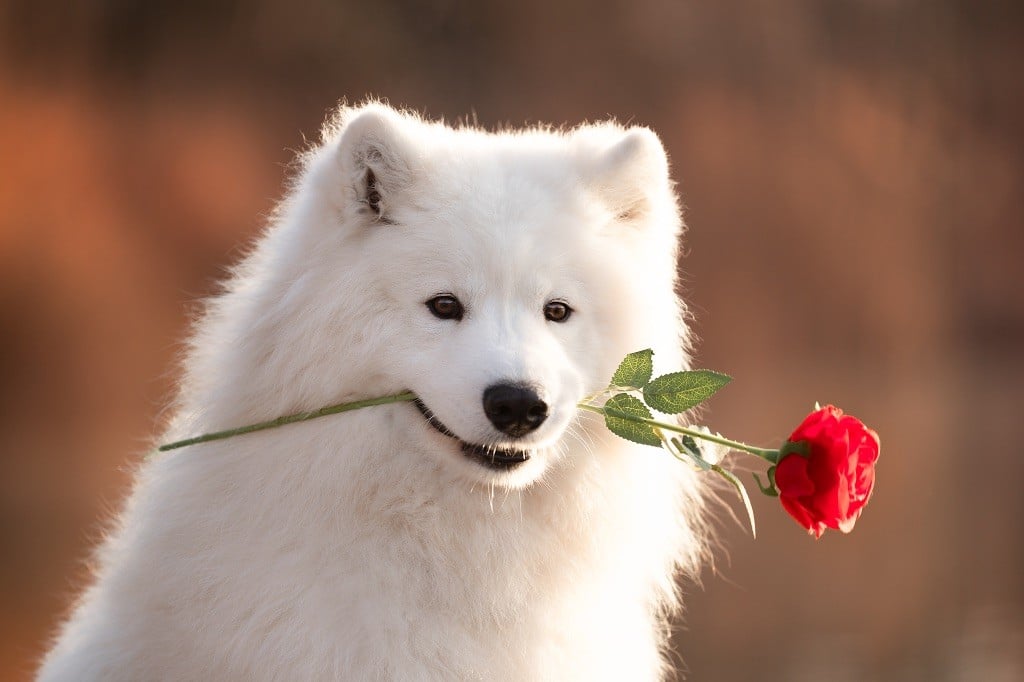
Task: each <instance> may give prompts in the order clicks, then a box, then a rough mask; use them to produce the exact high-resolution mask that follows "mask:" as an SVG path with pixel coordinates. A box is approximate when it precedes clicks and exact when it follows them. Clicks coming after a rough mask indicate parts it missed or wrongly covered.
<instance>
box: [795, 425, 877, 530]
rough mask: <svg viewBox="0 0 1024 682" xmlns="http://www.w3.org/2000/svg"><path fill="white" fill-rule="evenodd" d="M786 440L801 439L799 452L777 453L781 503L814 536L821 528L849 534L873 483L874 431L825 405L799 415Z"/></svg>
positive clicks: (797, 440) (875, 444) (869, 495)
mask: <svg viewBox="0 0 1024 682" xmlns="http://www.w3.org/2000/svg"><path fill="white" fill-rule="evenodd" d="M790 443H792V444H798V443H803V444H804V446H803V448H804V451H803V452H800V451H799V450H798V451H796V452H790V454H785V455H783V457H782V458H781V459H780V460H779V463H778V465H777V466H776V469H775V484H776V487H777V488H778V490H779V499H780V500H781V501H782V506H783V507H785V509H786V511H787V512H789V514H790V515H791V516H792V517H793V518H794V519H796V522H797V523H799V524H800V525H801V526H803V527H804V528H806V529H807V531H808V532H809V533H811V534H812V535H814V537H816V538H820V537H821V534H822V533H824V532H825V529H826V528H832V529H834V530H841V531H843V532H844V533H849V532H850V531H851V530H853V525H854V524H855V523H856V522H857V518H858V517H859V516H860V513H861V511H862V510H863V509H864V505H865V504H867V502H868V499H869V498H870V497H871V490H872V489H873V488H874V485H875V461H876V460H877V459H878V451H879V441H878V434H876V433H875V432H874V431H872V430H871V429H869V428H868V427H866V426H865V425H864V423H863V422H861V421H860V420H859V419H857V418H856V417H851V416H849V415H844V414H843V411H842V410H840V409H839V408H836V407H833V406H832V405H826V406H825V407H822V408H820V409H818V410H815V411H814V412H812V413H811V414H810V415H808V416H807V418H806V419H804V421H803V423H802V424H800V426H798V427H797V428H796V430H795V431H794V432H793V435H791V436H790V437H789V441H788V443H787V445H789V444H790ZM784 451H785V449H784Z"/></svg>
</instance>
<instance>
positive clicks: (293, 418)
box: [157, 391, 416, 452]
mask: <svg viewBox="0 0 1024 682" xmlns="http://www.w3.org/2000/svg"><path fill="white" fill-rule="evenodd" d="M415 399H416V394H415V393H413V392H411V391H404V392H402V393H396V394H394V395H386V396H383V397H381V398H368V399H367V400H356V401H355V402H351V403H339V404H337V405H331V406H329V407H321V408H320V409H319V410H310V411H309V412H299V413H297V414H289V415H287V416H284V417H278V418H277V419H270V420H268V421H265V422H259V423H258V424H248V425H247V426H239V427H238V428H235V429H226V430H224V431H214V432H213V433H204V434H203V435H201V436H195V437H194V438H186V439H184V440H178V441H175V442H173V443H167V444H166V445H161V446H160V447H159V448H157V450H159V451H160V452H166V451H167V450H175V449H177V448H183V447H185V446H186V445H194V444H196V443H206V442H208V441H211V440H223V439H224V438H231V437H232V436H239V435H241V434H243V433H252V432H253V431H262V430H264V429H273V428H277V427H278V426H284V425H285V424H294V423H295V422H304V421H309V420H310V419H316V418H318V417H326V416H327V415H329V414H338V413H339V412H349V411H350V410H358V409H360V408H363V407H371V406H373V405H386V404H388V403H398V402H403V401H408V400H415Z"/></svg>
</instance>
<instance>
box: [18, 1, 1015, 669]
mask: <svg viewBox="0 0 1024 682" xmlns="http://www.w3.org/2000/svg"><path fill="white" fill-rule="evenodd" d="M1022 19H1024V5H1022V4H1020V3H1014V2H970V1H968V0H941V1H939V0H928V1H925V0H917V1H915V0H863V1H860V2H853V1H847V0H828V1H825V0H792V1H790V2H785V3H776V2H769V1H768V0H763V1H759V2H758V1H741V0H725V1H723V0H719V1H718V2H703V3H697V2H689V1H683V0H586V1H584V0H565V1H562V2H541V1H540V0H518V1H516V2H472V1H470V0H405V1H400V0H378V1H376V2H350V1H331V0H298V1H295V2H272V1H270V0H257V1H255V2H248V3H242V2H234V1H229V0H209V1H198V0H186V1H183V2H175V3H165V2H149V3H145V2H134V1H132V0H79V1H78V2H75V3H59V2H53V1H49V0H43V1H31V0H16V1H11V0H6V1H0V325H2V327H0V329H2V333H0V543H2V552H3V561H2V562H0V603H2V604H3V607H2V609H0V677H3V678H4V679H11V680H24V679H28V678H29V677H30V674H31V671H32V670H33V667H34V664H35V663H34V662H35V661H36V660H37V659H38V658H39V656H40V655H41V653H42V651H43V650H44V648H45V642H46V638H47V636H48V634H49V633H51V632H52V631H53V629H54V627H55V625H56V624H57V622H58V621H59V619H60V617H61V616H62V614H63V613H64V612H65V609H66V608H67V606H68V603H69V598H70V596H71V595H72V594H73V593H74V591H75V590H76V589H77V588H78V587H79V586H80V585H81V584H82V582H83V579H84V576H85V575H86V564H85V560H86V558H87V555H88V549H89V548H90V546H92V545H93V543H94V542H95V540H96V538H97V537H98V533H99V529H100V527H101V520H102V519H104V518H107V517H108V516H109V514H110V513H111V512H112V511H113V510H116V509H117V508H118V507H119V505H120V504H121V501H122V500H123V497H124V495H125V494H126V492H127V490H128V486H129V474H128V470H129V468H130V467H131V465H132V464H133V463H134V462H136V461H138V458H139V456H140V454H141V453H142V452H143V451H144V449H145V447H146V445H147V443H148V442H149V440H148V439H150V438H151V437H152V435H153V433H154V431H155V430H156V429H157V428H158V425H159V423H160V419H161V409H162V406H163V405H164V404H165V400H166V398H167V397H168V395H169V393H170V391H171V389H172V386H173V382H174V358H175V354H176V352H177V351H178V349H179V348H180V345H179V344H180V342H181V340H182V338H183V336H184V334H185V333H186V329H187V325H188V321H189V316H190V310H191V309H192V308H191V306H192V305H193V302H194V301H195V300H196V299H198V298H200V297H202V296H204V295H206V294H208V293H210V292H211V291H213V288H214V282H215V281H216V280H217V278H218V277H220V276H221V275H222V274H223V273H224V270H225V268H226V267H227V266H228V265H230V264H231V263H232V262H234V261H235V260H236V259H237V257H238V255H239V253H240V249H241V248H242V247H243V246H244V245H245V244H246V243H247V241H248V240H249V239H251V238H252V237H253V236H254V235H255V234H256V233H257V232H258V230H259V229H260V227H261V225H262V224H263V221H264V219H265V216H266V215H267V213H268V212H269V211H270V210H271V208H272V207H273V205H274V202H275V201H276V199H277V198H278V197H280V195H281V192H282V186H283V182H284V179H285V177H286V175H287V169H286V165H287V164H288V162H289V161H290V160H291V159H292V157H293V155H294V152H295V150H297V149H300V148H302V147H303V145H304V144H305V142H304V140H305V139H315V138H316V135H317V132H318V128H319V125H320V123H321V121H322V120H323V118H324V116H325V114H326V113H327V111H328V109H329V108H330V107H332V106H333V105H334V103H335V102H336V101H338V100H339V99H341V98H347V99H348V100H349V101H353V102H354V101H359V100H360V99H362V98H363V97H365V96H367V95H379V96H382V97H385V98H387V99H389V100H390V101H391V102H392V103H393V104H399V105H408V106H410V107H412V108H414V109H417V110H420V111H422V112H425V113H426V114H427V115H429V116H432V117H439V116H444V117H446V118H448V119H458V118H464V117H470V118H475V119H476V120H478V121H479V122H480V124H482V125H485V126H488V127H493V126H498V125H502V124H514V125H519V124H523V123H533V122H555V123H561V122H570V123H576V122H580V121H582V120H585V119H600V118H605V117H607V116H614V117H617V118H619V119H620V120H623V121H630V122H637V123H643V124H646V125H649V126H651V127H653V128H654V129H655V130H657V131H658V132H659V134H660V135H661V136H662V138H663V140H664V141H665V144H666V146H667V147H668V149H669V152H670V155H671V158H672V160H673V170H674V175H675V177H676V179H677V180H678V181H679V186H680V190H681V192H682V194H683V197H684V201H685V203H686V207H687V210H686V216H687V221H688V223H689V226H690V229H689V233H688V235H687V244H686V255H685V260H684V262H683V266H682V267H683V270H684V272H685V278H686V289H687V297H688V300H689V301H690V302H691V304H692V307H693V310H694V312H695V315H696V327H697V331H698V334H699V337H700V339H701V342H700V346H699V358H698V363H699V364H700V365H703V366H708V367H713V368H717V369H720V370H723V371H727V372H729V373H730V374H732V375H733V376H735V377H737V379H736V380H735V381H734V383H733V384H732V385H731V386H730V387H729V388H728V390H726V391H724V392H723V393H721V394H720V395H719V396H718V397H716V398H715V399H714V401H713V402H712V403H711V409H710V411H709V413H708V417H709V423H710V425H711V426H712V427H713V428H715V429H717V430H721V431H725V432H727V433H729V434H731V435H734V436H736V437H738V438H740V439H743V440H747V441H749V442H754V443H761V444H765V445H771V444H774V443H776V442H778V441H780V440H781V439H782V438H784V437H785V436H787V435H788V434H789V431H790V430H791V429H792V428H793V426H795V425H796V424H797V423H798V421H799V420H800V419H801V418H802V417H803V416H804V415H805V414H806V413H807V411H808V410H809V409H810V407H811V406H812V405H813V403H814V402H815V401H816V400H818V401H821V402H822V403H825V402H834V403H836V404H838V405H841V406H842V407H844V408H845V409H846V410H847V411H848V412H851V413H853V414H855V415H857V416H859V417H861V418H862V419H864V420H865V421H866V422H868V423H869V424H870V425H872V426H873V427H875V428H876V429H877V430H878V431H879V432H880V434H881V436H882V442H883V448H882V459H881V461H880V464H879V483H878V488H877V490H876V493H875V497H874V498H873V500H872V502H871V504H870V505H869V507H868V508H867V511H866V513H865V515H864V516H863V517H862V519H861V520H860V522H859V524H858V526H857V529H856V532H854V533H853V534H852V535H849V536H841V535H838V534H832V535H827V536H826V537H824V538H823V539H821V540H820V541H818V542H815V541H813V540H811V539H810V538H808V537H807V536H806V535H805V534H804V532H803V531H802V530H801V529H800V528H799V527H798V526H797V525H796V524H795V523H793V521H792V520H790V519H789V518H788V517H787V516H786V515H785V514H783V513H781V512H780V511H779V510H778V509H777V508H776V505H777V502H776V501H775V500H771V499H768V498H762V497H760V496H758V497H759V499H755V500H754V504H755V509H756V511H757V516H758V523H759V527H760V528H759V530H760V532H759V537H758V538H757V540H753V539H751V537H750V536H749V534H748V533H747V531H746V530H745V529H744V526H743V525H742V524H739V523H734V522H733V521H732V520H731V519H729V518H728V516H727V515H726V514H724V513H723V514H721V515H720V516H721V524H720V537H721V545H722V548H721V549H720V551H718V553H717V561H716V563H715V566H714V567H709V568H708V570H707V571H705V573H704V576H703V581H702V585H700V586H697V585H688V586H687V587H686V592H687V600H688V611H687V615H686V617H685V622H681V623H680V626H679V635H678V637H677V639H676V642H675V644H676V647H675V648H676V650H677V652H678V654H679V656H680V657H681V659H682V661H683V665H684V668H685V670H686V676H687V679H689V680H695V681H697V682H701V681H705V680H712V681H718V680H725V681H729V680H750V679H760V680H768V681H775V680H780V681H781V680H797V681H801V680H807V681H831V680H836V681H846V680H900V681H902V680H928V681H940V682H941V681H945V680H951V681H952V680H957V681H959V680H971V681H973V680H980V681H986V682H987V681H1002V680H1007V681H1009V680H1015V681H1016V680H1022V679H1024V523H1022V519H1024V495H1022V494H1021V488H1022V486H1024V448H1022V446H1021V443H1022V442H1024V414H1022V407H1021V401H1022V399H1024V281H1022V280H1024V277H1022V271H1024V267H1022V264H1024V225H1022V218H1021V216H1022V208H1024V199H1022V197H1024V192H1022V190H1024V74H1022V68H1021V67H1022V64H1024V62H1022V57H1024V40H1022V37H1024V34H1022V30H1021V29H1022V28H1024V27H1022ZM730 502H732V500H730ZM735 508H736V507H735V506H734V509H735ZM595 598H597V597H595Z"/></svg>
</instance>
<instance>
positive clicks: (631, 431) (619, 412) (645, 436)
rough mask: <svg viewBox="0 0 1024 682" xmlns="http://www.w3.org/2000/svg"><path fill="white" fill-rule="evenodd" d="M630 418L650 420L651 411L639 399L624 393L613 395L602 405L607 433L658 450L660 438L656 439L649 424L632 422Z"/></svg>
mask: <svg viewBox="0 0 1024 682" xmlns="http://www.w3.org/2000/svg"><path fill="white" fill-rule="evenodd" d="M630 417H640V418H642V419H650V418H651V411H650V410H648V409H647V407H646V406H645V405H644V404H643V403H642V402H640V399H639V398H634V397H633V396H631V395H626V394H625V393H617V394H615V395H613V396H612V397H611V398H609V399H608V402H606V403H605V404H604V423H605V426H607V427H608V430H609V431H611V432H612V433H614V434H615V435H616V436H619V437H620V438H625V439H626V440H629V441H633V442H634V443H640V444H641V445H651V446H653V447H656V448H660V447H661V438H658V434H656V433H655V432H654V429H653V428H652V427H651V426H650V425H649V424H644V423H643V422H638V421H634V420H632V419H630Z"/></svg>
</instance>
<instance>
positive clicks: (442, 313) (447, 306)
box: [427, 294, 463, 321]
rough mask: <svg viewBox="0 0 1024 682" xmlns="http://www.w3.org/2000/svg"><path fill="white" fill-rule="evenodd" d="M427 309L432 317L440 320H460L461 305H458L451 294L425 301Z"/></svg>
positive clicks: (457, 300) (457, 301)
mask: <svg viewBox="0 0 1024 682" xmlns="http://www.w3.org/2000/svg"><path fill="white" fill-rule="evenodd" d="M427 308H428V309H429V310H430V312H431V313H433V315H434V317H437V318H440V319H442V320H456V321H458V320H461V319H462V312H463V311H462V304H461V303H459V299H457V298H455V297H454V296H452V295H451V294H442V295H440V296H435V297H434V298H432V299H430V300H429V301H427Z"/></svg>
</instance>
